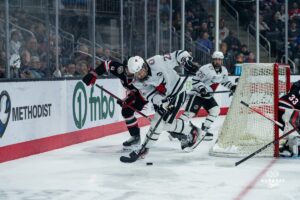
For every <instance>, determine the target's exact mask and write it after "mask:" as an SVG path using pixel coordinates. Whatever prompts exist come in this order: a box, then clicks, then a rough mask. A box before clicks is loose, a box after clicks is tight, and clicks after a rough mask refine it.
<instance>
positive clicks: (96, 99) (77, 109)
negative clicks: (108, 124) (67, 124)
mask: <svg viewBox="0 0 300 200" xmlns="http://www.w3.org/2000/svg"><path fill="white" fill-rule="evenodd" d="M93 93H94V87H92V88H91V90H90V94H89V98H88V97H87V93H86V90H85V86H84V84H83V83H82V82H78V83H77V84H76V86H75V89H74V92H73V102H72V105H73V119H74V122H75V125H76V127H77V128H79V129H81V128H82V127H83V126H84V124H85V122H86V119H87V118H88V119H89V121H97V120H101V119H106V118H107V117H108V116H109V117H110V118H112V117H113V115H114V112H115V102H114V100H113V98H112V97H111V96H110V97H106V96H105V95H104V93H103V91H101V93H100V96H93ZM88 111H90V112H89V113H90V115H87V113H88Z"/></svg>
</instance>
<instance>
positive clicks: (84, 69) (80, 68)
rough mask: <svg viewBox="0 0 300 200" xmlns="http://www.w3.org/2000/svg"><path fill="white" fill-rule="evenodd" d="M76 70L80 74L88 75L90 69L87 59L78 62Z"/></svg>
mask: <svg viewBox="0 0 300 200" xmlns="http://www.w3.org/2000/svg"><path fill="white" fill-rule="evenodd" d="M76 71H77V72H78V74H77V75H78V76H80V77H82V76H84V75H86V74H87V73H88V72H89V70H88V65H87V62H86V61H79V62H78V63H77V64H76Z"/></svg>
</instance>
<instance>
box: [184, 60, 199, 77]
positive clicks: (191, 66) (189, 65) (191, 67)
mask: <svg viewBox="0 0 300 200" xmlns="http://www.w3.org/2000/svg"><path fill="white" fill-rule="evenodd" d="M184 69H185V71H186V72H187V73H188V74H191V75H195V74H196V72H197V71H198V69H199V67H198V66H197V65H196V64H195V63H193V62H192V60H191V59H190V58H186V60H185V61H184Z"/></svg>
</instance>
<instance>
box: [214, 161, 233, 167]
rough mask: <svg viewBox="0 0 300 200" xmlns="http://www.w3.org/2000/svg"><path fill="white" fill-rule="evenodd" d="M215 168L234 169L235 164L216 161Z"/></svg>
mask: <svg viewBox="0 0 300 200" xmlns="http://www.w3.org/2000/svg"><path fill="white" fill-rule="evenodd" d="M215 166H218V167H235V166H236V163H235V162H230V161H225V160H222V161H216V162H215Z"/></svg>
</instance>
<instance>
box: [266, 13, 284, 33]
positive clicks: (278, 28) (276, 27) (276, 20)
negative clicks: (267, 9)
mask: <svg viewBox="0 0 300 200" xmlns="http://www.w3.org/2000/svg"><path fill="white" fill-rule="evenodd" d="M269 24H270V26H269V27H270V31H272V32H282V29H283V28H284V23H283V22H282V21H281V20H280V13H279V12H276V13H274V14H273V17H272V21H271V22H270V23H269Z"/></svg>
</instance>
